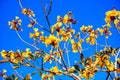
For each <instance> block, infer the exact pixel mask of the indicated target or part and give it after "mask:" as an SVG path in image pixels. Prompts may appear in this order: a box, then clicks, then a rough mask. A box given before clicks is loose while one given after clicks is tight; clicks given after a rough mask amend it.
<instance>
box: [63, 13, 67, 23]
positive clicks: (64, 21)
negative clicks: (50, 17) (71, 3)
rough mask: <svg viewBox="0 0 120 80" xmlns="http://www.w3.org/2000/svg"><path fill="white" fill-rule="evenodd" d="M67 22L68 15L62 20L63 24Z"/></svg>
mask: <svg viewBox="0 0 120 80" xmlns="http://www.w3.org/2000/svg"><path fill="white" fill-rule="evenodd" d="M67 22H68V15H67V14H66V15H65V16H64V18H63V23H64V24H67Z"/></svg>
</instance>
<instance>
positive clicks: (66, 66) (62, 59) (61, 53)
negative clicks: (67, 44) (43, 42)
mask: <svg viewBox="0 0 120 80" xmlns="http://www.w3.org/2000/svg"><path fill="white" fill-rule="evenodd" d="M58 50H59V52H60V56H61V59H62V61H63V64H64V66H65V68H66V70H67V66H66V63H65V60H64V58H63V56H62V53H61V51H60V48H58Z"/></svg>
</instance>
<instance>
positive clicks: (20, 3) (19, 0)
mask: <svg viewBox="0 0 120 80" xmlns="http://www.w3.org/2000/svg"><path fill="white" fill-rule="evenodd" d="M18 2H19V5H20V8H21V9H23V6H22V2H21V0H18ZM29 18H30V19H32V20H33V21H35V24H37V25H38V26H39V27H40V28H41V29H43V30H45V31H47V32H49V33H51V31H49V30H47V29H46V28H44V27H43V26H42V25H40V24H39V23H38V22H37V21H36V20H35V19H34V18H33V17H29Z"/></svg>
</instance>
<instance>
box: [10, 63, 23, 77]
mask: <svg viewBox="0 0 120 80" xmlns="http://www.w3.org/2000/svg"><path fill="white" fill-rule="evenodd" d="M10 65H11V67H12V68H13V69H14V66H13V65H12V63H10ZM14 71H15V73H16V74H17V75H18V76H19V77H20V78H21V79H23V77H22V76H21V75H20V74H19V73H18V71H17V70H16V69H14Z"/></svg>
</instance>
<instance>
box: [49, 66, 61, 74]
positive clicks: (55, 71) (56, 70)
mask: <svg viewBox="0 0 120 80" xmlns="http://www.w3.org/2000/svg"><path fill="white" fill-rule="evenodd" d="M50 71H52V72H54V73H55V74H57V75H62V70H59V69H58V67H57V66H54V67H52V68H51V69H50Z"/></svg>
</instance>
